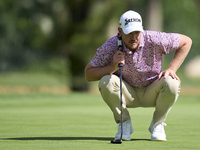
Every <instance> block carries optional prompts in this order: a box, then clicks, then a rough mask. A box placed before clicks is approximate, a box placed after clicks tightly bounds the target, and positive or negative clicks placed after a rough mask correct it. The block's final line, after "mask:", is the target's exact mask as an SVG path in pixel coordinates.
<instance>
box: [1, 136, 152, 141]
mask: <svg viewBox="0 0 200 150" xmlns="http://www.w3.org/2000/svg"><path fill="white" fill-rule="evenodd" d="M0 140H19V141H33V140H53V141H62V140H66V141H75V140H98V141H110V140H113V137H16V138H0ZM131 141H150V140H149V139H131Z"/></svg>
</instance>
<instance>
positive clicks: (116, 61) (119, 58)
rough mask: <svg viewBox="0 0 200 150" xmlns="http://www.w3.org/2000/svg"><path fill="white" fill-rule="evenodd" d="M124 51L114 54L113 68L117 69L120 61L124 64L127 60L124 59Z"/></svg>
mask: <svg viewBox="0 0 200 150" xmlns="http://www.w3.org/2000/svg"><path fill="white" fill-rule="evenodd" d="M124 55H125V54H124V53H123V52H121V51H117V52H116V53H115V54H114V55H113V63H112V65H113V68H114V70H115V71H117V70H118V69H119V67H118V64H119V63H122V64H124V63H125V60H124Z"/></svg>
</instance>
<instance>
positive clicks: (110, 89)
mask: <svg viewBox="0 0 200 150" xmlns="http://www.w3.org/2000/svg"><path fill="white" fill-rule="evenodd" d="M128 88H132V87H131V86H130V85H128V84H127V83H126V82H124V81H122V93H123V94H122V101H123V104H122V108H123V121H124V122H125V121H127V120H131V118H130V115H129V112H128V110H127V104H129V103H130V102H131V101H133V100H134V98H131V97H132V96H131V94H130V93H129V91H128ZM99 91H100V93H101V96H102V98H103V100H104V101H105V102H106V104H107V105H108V106H109V107H110V109H111V111H112V112H113V115H114V118H115V121H116V123H119V122H121V104H120V78H119V77H117V76H116V75H106V76H104V77H102V79H101V80H100V82H99Z"/></svg>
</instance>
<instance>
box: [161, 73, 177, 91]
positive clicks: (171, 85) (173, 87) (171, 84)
mask: <svg viewBox="0 0 200 150" xmlns="http://www.w3.org/2000/svg"><path fill="white" fill-rule="evenodd" d="M164 83H165V85H166V86H167V88H168V89H169V91H170V92H171V93H172V94H178V93H179V92H180V82H179V81H178V80H176V79H173V78H172V77H171V76H168V77H167V78H166V79H164Z"/></svg>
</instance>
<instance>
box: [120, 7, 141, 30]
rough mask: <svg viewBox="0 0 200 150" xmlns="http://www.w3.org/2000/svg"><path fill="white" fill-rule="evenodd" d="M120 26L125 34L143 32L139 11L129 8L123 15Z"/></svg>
mask: <svg viewBox="0 0 200 150" xmlns="http://www.w3.org/2000/svg"><path fill="white" fill-rule="evenodd" d="M119 27H120V28H122V30H123V32H124V33H125V34H129V33H131V32H133V31H141V32H143V27H142V18H141V16H140V14H138V13H137V12H135V11H132V10H129V11H127V12H125V13H124V14H123V15H122V16H121V18H120V21H119Z"/></svg>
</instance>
